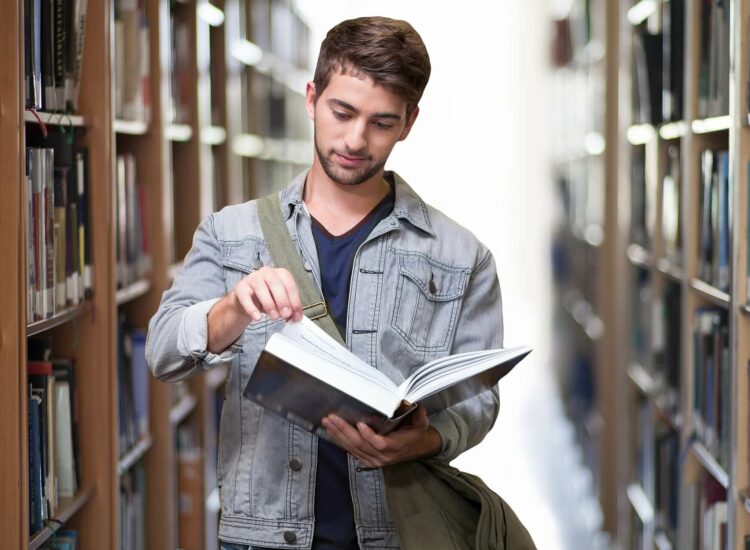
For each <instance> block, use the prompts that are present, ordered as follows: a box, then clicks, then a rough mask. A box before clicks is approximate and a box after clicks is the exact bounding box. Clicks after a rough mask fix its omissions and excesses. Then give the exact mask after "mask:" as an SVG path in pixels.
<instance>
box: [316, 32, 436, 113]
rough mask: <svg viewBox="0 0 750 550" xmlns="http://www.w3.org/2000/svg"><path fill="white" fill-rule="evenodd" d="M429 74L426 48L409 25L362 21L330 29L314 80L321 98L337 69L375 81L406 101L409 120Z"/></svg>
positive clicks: (322, 48) (321, 46)
mask: <svg viewBox="0 0 750 550" xmlns="http://www.w3.org/2000/svg"><path fill="white" fill-rule="evenodd" d="M430 70H431V66H430V56H429V55H428V54H427V48H426V47H425V45H424V42H422V38H421V37H420V36H419V34H418V33H417V31H415V30H414V27H412V26H411V25H410V24H409V23H407V22H406V21H402V20H398V19H390V18H388V17H359V18H356V19H349V20H347V21H342V22H341V23H339V24H338V25H336V26H335V27H333V28H332V29H331V30H330V31H328V34H327V35H326V37H325V39H324V40H323V42H322V44H321V45H320V54H319V55H318V63H317V66H316V67H315V76H314V77H313V82H314V84H315V91H316V96H317V97H320V95H321V94H322V93H323V90H325V89H326V87H327V86H328V83H329V82H330V80H331V75H332V74H334V72H336V71H340V72H342V73H344V74H351V75H354V76H367V77H370V78H371V79H372V80H373V81H374V82H375V84H377V85H379V86H382V87H383V88H385V89H386V90H388V91H390V92H392V93H394V94H396V95H397V96H399V97H401V98H403V99H404V100H405V101H406V103H407V108H406V112H407V116H408V115H409V114H410V113H411V111H412V110H413V109H414V107H416V106H417V104H418V103H419V100H420V99H421V98H422V93H423V92H424V89H425V87H426V86H427V81H428V80H429V79H430Z"/></svg>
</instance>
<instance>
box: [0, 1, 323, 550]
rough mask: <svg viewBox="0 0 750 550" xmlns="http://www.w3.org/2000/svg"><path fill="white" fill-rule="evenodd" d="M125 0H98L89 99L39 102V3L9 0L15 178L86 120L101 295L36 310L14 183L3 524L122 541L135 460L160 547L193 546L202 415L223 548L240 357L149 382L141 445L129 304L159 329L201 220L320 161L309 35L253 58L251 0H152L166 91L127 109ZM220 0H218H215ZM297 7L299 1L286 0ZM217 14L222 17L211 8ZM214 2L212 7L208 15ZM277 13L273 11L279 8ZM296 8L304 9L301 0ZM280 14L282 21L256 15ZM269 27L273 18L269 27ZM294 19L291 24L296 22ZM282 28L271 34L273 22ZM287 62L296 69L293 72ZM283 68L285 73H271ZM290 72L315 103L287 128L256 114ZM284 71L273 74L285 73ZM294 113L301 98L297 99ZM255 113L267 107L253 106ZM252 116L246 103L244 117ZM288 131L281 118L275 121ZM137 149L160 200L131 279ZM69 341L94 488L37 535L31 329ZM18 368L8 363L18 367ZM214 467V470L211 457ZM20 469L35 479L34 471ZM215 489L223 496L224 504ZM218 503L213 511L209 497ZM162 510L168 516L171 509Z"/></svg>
mask: <svg viewBox="0 0 750 550" xmlns="http://www.w3.org/2000/svg"><path fill="white" fill-rule="evenodd" d="M116 3H117V0H115V2H114V3H113V2H88V4H87V19H86V28H85V48H84V52H83V64H82V71H83V72H82V78H81V88H80V101H79V109H78V112H76V113H57V112H44V111H40V112H36V113H32V112H30V111H27V110H25V109H24V106H25V95H24V94H25V91H24V28H25V27H24V13H23V10H24V6H25V3H24V2H23V1H22V0H11V1H10V2H7V3H6V4H7V5H4V8H3V17H2V20H1V21H0V47H2V51H3V52H4V53H5V54H6V55H4V56H3V58H2V60H0V69H2V70H1V71H0V116H1V117H2V121H3V124H1V125H0V144H1V145H2V146H0V176H1V178H2V180H3V181H9V182H10V181H13V182H21V181H23V179H24V174H25V169H26V167H25V148H26V144H27V137H28V135H30V134H33V135H34V136H36V135H41V132H40V127H41V125H44V126H45V127H46V129H47V130H48V131H49V132H50V133H53V132H71V134H73V135H74V136H75V137H74V140H75V143H76V145H77V146H80V147H85V148H87V149H88V152H89V157H88V158H89V160H88V164H89V165H88V173H89V180H90V182H91V185H90V197H89V204H90V205H91V207H90V210H89V214H90V222H89V223H90V234H91V237H92V240H91V250H92V256H93V274H94V281H93V289H94V290H93V296H92V298H91V299H90V300H87V301H85V302H83V303H81V304H80V305H78V306H75V307H72V308H69V309H66V310H62V311H58V312H57V314H56V315H54V316H53V317H51V318H49V319H45V320H43V321H37V322H29V320H28V317H29V312H27V311H26V301H25V296H26V284H27V283H26V281H27V278H26V265H27V254H28V247H27V243H26V242H25V232H24V228H25V222H26V220H25V217H26V214H25V212H26V209H25V205H26V197H25V196H24V187H23V186H20V185H2V186H0V209H1V210H2V216H0V232H2V234H3V236H4V238H3V239H2V240H0V257H2V258H3V259H4V261H3V262H2V264H1V265H0V277H2V281H3V284H2V285H0V304H2V306H3V318H2V321H0V363H1V364H2V365H3V367H4V368H2V369H0V418H2V419H3V420H2V425H1V426H0V428H1V429H0V446H2V448H3V449H6V450H8V452H5V453H4V454H3V456H2V458H0V494H2V495H3V499H2V503H0V528H2V531H3V533H4V540H5V541H6V544H7V546H8V547H9V548H11V547H12V548H21V549H29V548H38V547H40V546H41V545H43V544H44V541H46V540H49V538H50V537H51V536H53V534H54V531H56V530H57V529H58V528H63V529H69V528H70V529H75V530H77V531H78V538H79V547H80V548H82V549H83V550H90V549H98V548H111V549H118V548H119V547H120V541H121V538H120V529H121V527H122V526H121V525H120V521H121V517H122V516H121V510H120V491H119V487H120V483H121V482H122V480H123V479H124V478H125V477H126V476H128V475H130V474H131V473H132V472H133V470H134V469H140V468H142V469H143V475H144V479H145V494H144V495H143V497H144V501H145V503H144V509H143V512H144V514H143V516H144V518H145V526H144V529H145V539H146V540H145V547H146V548H176V547H177V546H178V531H179V529H178V527H179V520H180V518H179V513H178V510H177V509H176V506H175V502H176V498H177V477H178V457H177V451H176V448H175V437H176V433H177V430H178V427H179V425H180V424H187V423H193V422H195V425H196V426H197V427H198V434H199V437H198V445H199V447H200V453H201V456H202V458H201V460H200V461H199V462H198V464H199V465H200V468H202V469H203V471H204V474H203V475H202V476H201V482H200V484H199V487H198V488H197V491H198V495H197V496H198V502H200V503H201V506H200V508H201V510H202V513H199V514H197V515H196V518H197V521H198V522H199V525H195V526H192V525H191V526H190V528H191V529H192V532H193V533H198V534H199V538H200V539H201V540H202V541H203V544H201V545H200V546H201V547H203V548H206V550H214V549H216V548H217V542H218V541H217V537H216V527H217V518H218V513H219V512H218V508H217V506H216V502H215V501H216V500H217V498H216V495H217V493H216V491H217V489H216V470H215V459H213V460H211V459H210V458H211V456H212V455H215V453H216V448H217V445H218V434H217V433H216V428H215V425H216V422H217V419H216V418H215V415H216V412H215V411H216V401H217V399H221V398H222V396H221V392H222V391H223V390H222V388H223V385H224V383H225V381H226V378H227V369H226V368H224V367H222V368H217V369H215V370H212V371H210V372H209V373H206V374H202V375H199V376H196V377H194V378H192V379H191V380H190V381H189V382H188V388H189V394H188V396H187V397H186V398H185V399H183V400H182V401H180V402H179V404H178V405H177V406H175V407H173V401H174V399H173V393H174V387H173V386H172V385H170V384H165V383H162V382H158V381H156V380H155V379H153V378H151V379H150V381H149V395H150V396H149V418H148V432H147V433H148V435H147V436H144V437H142V438H141V439H140V440H139V441H138V443H137V444H136V445H135V446H134V447H133V448H132V449H130V450H129V451H128V452H127V454H126V455H124V456H122V457H121V456H120V455H119V448H118V447H119V440H118V431H119V430H118V427H119V420H118V400H119V389H118V371H117V362H118V336H117V333H118V318H119V316H120V314H125V315H126V316H127V318H128V319H129V320H130V322H131V323H132V325H133V326H134V327H138V328H146V327H147V325H148V322H149V320H150V318H151V317H152V316H153V314H154V313H155V312H156V310H157V308H158V306H159V302H160V299H161V295H162V293H163V292H164V291H165V290H167V289H168V288H169V287H170V285H171V284H172V282H173V280H174V278H175V277H176V276H177V274H178V273H179V270H180V268H181V265H182V261H183V258H184V256H185V254H186V253H187V252H188V250H189V249H190V246H191V241H192V235H193V232H194V230H195V229H196V227H197V225H198V223H199V222H200V221H201V220H202V219H203V218H204V217H205V216H207V215H209V214H210V213H211V212H213V211H215V210H217V209H219V208H221V207H223V206H225V205H227V204H231V203H237V202H241V201H244V200H247V199H249V198H252V197H253V196H255V194H256V193H260V192H266V191H267V190H270V189H272V188H275V187H277V186H280V185H281V184H282V182H283V180H285V179H286V180H290V179H291V176H292V174H293V173H294V171H295V170H297V169H298V168H299V167H300V166H302V165H304V164H305V163H306V162H308V160H309V159H307V158H306V157H305V154H304V153H301V151H302V148H303V147H306V148H307V150H308V151H307V153H308V154H309V150H310V147H309V145H310V136H311V128H310V124H309V121H307V118H306V115H305V112H304V108H303V105H304V104H303V99H304V95H303V94H304V82H305V79H306V78H308V77H309V76H311V75H310V74H309V71H308V70H307V68H306V65H307V48H308V45H307V33H297V32H287V34H286V37H287V38H288V37H293V40H294V41H295V47H294V48H295V51H296V53H297V57H296V58H295V59H287V58H284V57H283V56H282V53H283V52H281V51H280V50H279V51H277V46H276V45H274V44H270V43H269V44H266V45H264V47H265V50H264V55H266V57H267V58H268V59H272V60H274V64H273V66H272V67H271V66H268V67H265V66H262V67H260V68H258V67H253V66H248V65H246V64H243V63H242V62H240V61H238V60H237V59H236V58H234V57H233V56H232V55H231V48H232V44H234V43H235V42H236V41H237V40H240V39H245V40H253V39H254V37H253V36H252V33H251V32H250V30H249V28H248V25H247V23H248V20H249V19H248V18H249V15H250V12H251V10H252V2H250V0H226V1H225V0H212V1H211V5H210V6H207V4H208V3H205V2H202V1H199V0H185V1H181V2H177V3H171V4H170V2H167V1H166V0H144V2H142V3H139V5H142V6H143V9H144V14H145V21H147V23H148V34H147V36H148V39H147V40H146V41H145V42H146V43H147V46H148V49H147V51H146V55H147V56H148V65H149V69H150V70H149V75H148V78H149V80H148V93H147V94H146V95H147V96H148V97H150V105H149V109H148V114H147V116H144V117H140V116H132V117H128V116H127V115H125V116H122V115H120V116H118V111H117V109H116V105H117V94H118V91H117V90H116V89H115V73H116V71H117V70H118V68H117V63H118V61H117V55H116V54H117V51H116V49H117V47H118V45H117V40H116V36H115V34H116V26H117V25H116V24H113V22H114V21H115V4H116ZM207 8H208V9H207ZM284 9H287V10H293V9H294V8H293V6H292V4H291V3H286V2H284ZM170 10H175V12H179V13H178V17H179V19H180V22H181V24H183V25H184V29H185V32H184V35H183V36H184V37H187V43H186V48H185V53H186V54H187V55H186V57H185V64H184V66H183V67H181V70H184V71H185V73H184V74H183V75H182V76H183V77H184V78H182V79H181V82H182V83H183V84H184V83H187V85H186V88H185V89H184V90H181V93H184V94H185V96H184V97H185V98H187V102H186V104H185V106H186V111H185V115H186V116H185V118H184V119H175V118H174V117H173V113H172V99H171V98H172V95H171V92H172V85H173V79H172V74H171V68H172V64H171V58H172V55H174V53H175V49H174V48H173V42H172V38H173V37H172V35H171V33H172V25H171V23H170ZM207 11H210V12H211V13H209V14H207V15H206V12H207ZM199 13H203V14H204V16H203V17H201V16H199ZM269 13H270V10H269ZM269 17H270V16H269ZM295 20H296V21H301V20H300V19H299V18H298V17H297V16H296V14H295ZM258 24H259V25H266V26H267V27H268V28H269V29H270V26H271V24H272V22H271V21H270V19H269V20H268V21H265V22H263V21H260V22H256V25H258ZM255 28H256V30H257V29H258V28H259V27H255ZM287 30H289V29H287ZM266 34H269V33H266ZM282 69H283V70H282ZM269 71H270V73H269ZM261 72H265V73H266V74H265V76H264V78H274V79H277V78H280V79H282V81H283V86H282V88H283V97H281V96H278V97H276V98H275V100H276V101H285V102H297V104H298V105H297V106H299V116H298V117H295V116H290V115H287V116H286V117H285V120H284V122H283V126H280V127H279V126H274V128H273V129H272V128H271V126H270V125H269V124H268V122H269V121H268V120H266V121H265V122H266V123H265V124H257V125H256V124H255V123H254V122H253V117H254V116H255V114H256V113H259V112H263V111H264V110H268V105H269V103H268V102H269V101H270V99H269V97H267V96H264V95H263V93H261V92H262V90H255V92H254V93H253V94H248V93H246V92H247V91H248V90H249V87H248V86H250V85H251V84H253V79H254V75H255V73H261ZM271 75H272V76H271ZM286 111H287V112H291V111H292V110H291V109H286ZM251 114H252V115H251ZM240 115H241V116H240ZM272 130H273V131H272ZM247 133H253V134H254V135H255V136H257V137H258V139H260V140H261V142H262V143H263V144H264V150H265V149H267V150H268V151H271V152H272V153H273V154H268V155H264V156H263V158H253V159H248V158H245V157H243V156H241V155H239V154H237V153H236V152H235V151H234V150H233V147H232V144H233V143H235V141H236V140H237V139H238V136H240V135H241V134H247ZM121 153H128V154H130V155H132V156H133V158H134V159H135V161H134V162H135V166H136V170H137V183H139V184H142V189H143V200H144V202H145V204H146V207H147V208H146V209H145V210H144V217H143V220H142V229H144V231H145V232H146V233H147V235H148V247H149V249H148V255H149V256H150V266H149V269H147V270H146V271H145V272H144V274H143V275H141V276H139V277H135V280H132V281H131V280H129V281H128V283H127V284H125V286H123V287H122V288H118V286H117V284H118V283H117V272H118V262H117V258H116V248H117V246H116V243H117V239H118V231H119V229H118V227H117V226H116V220H117V218H116V209H115V206H116V204H117V200H118V197H117V184H116V182H117V155H119V154H121ZM39 335H44V336H45V337H46V336H50V337H52V339H53V343H54V344H53V350H54V354H55V355H59V356H62V357H73V358H74V359H75V363H76V378H77V383H78V384H79V386H78V387H79V388H81V390H80V391H79V392H77V406H78V411H79V438H80V454H81V464H80V466H81V471H82V479H81V487H83V489H82V490H81V491H79V493H78V494H77V495H76V496H75V497H74V498H72V499H61V502H60V508H59V510H58V514H57V518H55V521H53V522H52V523H49V524H48V526H47V527H45V528H44V529H43V530H42V531H41V532H39V533H36V534H33V535H29V517H28V516H29V514H28V510H29V502H28V500H29V494H28V483H27V482H26V480H28V476H29V460H28V450H27V449H28V438H29V434H28V433H27V432H28V430H27V415H28V408H27V402H26V393H27V392H26V390H27V376H26V366H25V365H26V353H27V337H29V336H39ZM6 367H7V368H6ZM209 465H211V468H209ZM19 480H21V481H20V482H19ZM209 495H213V497H212V498H211V499H210V501H211V505H210V506H209V505H208V504H206V505H205V506H203V504H202V503H208V501H209V498H208V497H209ZM204 508H205V510H203V509H204ZM155 518H156V519H155Z"/></svg>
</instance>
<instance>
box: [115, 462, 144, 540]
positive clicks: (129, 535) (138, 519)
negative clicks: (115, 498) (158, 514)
mask: <svg viewBox="0 0 750 550" xmlns="http://www.w3.org/2000/svg"><path fill="white" fill-rule="evenodd" d="M119 510H120V548H123V549H124V548H132V549H135V550H142V549H144V548H146V474H145V471H144V467H143V465H142V464H140V463H137V464H135V465H134V466H133V467H132V468H131V469H130V470H128V471H127V472H125V473H124V474H123V475H122V476H120V506H119Z"/></svg>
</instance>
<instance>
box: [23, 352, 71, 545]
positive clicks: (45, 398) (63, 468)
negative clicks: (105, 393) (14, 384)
mask: <svg viewBox="0 0 750 550" xmlns="http://www.w3.org/2000/svg"><path fill="white" fill-rule="evenodd" d="M28 355H29V359H28V362H27V372H28V383H29V394H28V405H29V480H28V483H29V499H30V502H29V509H30V516H29V523H30V525H29V527H30V529H29V530H30V532H32V533H34V532H37V531H39V530H40V529H41V527H42V522H43V521H44V520H46V519H50V518H53V517H55V515H56V513H57V509H58V502H59V498H60V497H72V496H74V495H75V494H76V493H77V491H78V488H79V486H80V476H81V474H80V446H79V443H78V416H77V407H76V384H75V366H74V363H73V361H72V360H71V359H68V358H54V357H52V353H51V341H50V340H49V339H30V340H29V349H28Z"/></svg>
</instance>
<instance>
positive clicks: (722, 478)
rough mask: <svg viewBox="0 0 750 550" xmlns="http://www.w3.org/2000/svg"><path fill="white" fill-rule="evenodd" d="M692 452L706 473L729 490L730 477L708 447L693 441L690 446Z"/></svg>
mask: <svg viewBox="0 0 750 550" xmlns="http://www.w3.org/2000/svg"><path fill="white" fill-rule="evenodd" d="M690 450H691V451H692V452H693V455H694V456H695V458H696V459H697V460H698V462H699V463H700V464H701V465H702V466H703V467H704V468H705V469H706V471H708V473H709V474H711V475H712V476H713V477H714V479H715V480H716V481H718V482H719V483H721V485H722V486H723V487H724V488H725V489H728V488H729V475H728V474H727V473H726V472H725V471H724V468H722V467H721V465H720V464H719V463H718V462H717V460H716V459H715V458H714V457H713V455H712V454H711V453H710V451H709V450H708V449H707V448H706V446H705V445H704V444H703V443H701V442H700V441H693V442H692V443H691V445H690Z"/></svg>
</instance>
